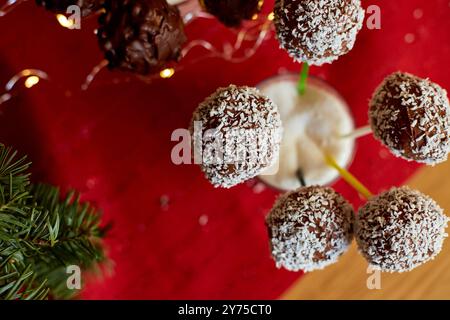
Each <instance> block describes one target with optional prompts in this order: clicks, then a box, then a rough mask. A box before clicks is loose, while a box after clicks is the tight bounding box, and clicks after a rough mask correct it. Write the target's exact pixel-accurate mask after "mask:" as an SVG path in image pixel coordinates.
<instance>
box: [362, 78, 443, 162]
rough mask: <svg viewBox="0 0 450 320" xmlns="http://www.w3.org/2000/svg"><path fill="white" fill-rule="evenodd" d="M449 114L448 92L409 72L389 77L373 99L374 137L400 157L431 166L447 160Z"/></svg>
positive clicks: (371, 113) (371, 114)
mask: <svg viewBox="0 0 450 320" xmlns="http://www.w3.org/2000/svg"><path fill="white" fill-rule="evenodd" d="M449 117H450V105H449V100H448V97H447V92H446V91H445V90H444V89H442V88H441V87H440V86H439V85H437V84H435V83H433V82H431V81H429V80H427V79H421V78H419V77H416V76H413V75H411V74H408V73H402V72H396V73H393V74H391V75H390V76H388V77H387V78H386V79H385V80H384V81H383V83H382V84H381V85H380V86H379V87H378V88H377V90H376V91H375V93H374V95H373V97H372V100H371V102H370V109H369V120H370V125H371V127H372V130H373V133H374V136H375V137H376V138H377V139H378V140H380V141H381V142H382V143H383V144H384V145H386V146H387V147H388V148H389V149H390V150H391V152H392V153H394V154H395V155H396V156H399V157H402V158H404V159H406V160H409V161H417V162H421V163H425V164H430V165H434V164H437V163H440V162H443V161H445V160H447V154H448V152H449V147H450V118H449Z"/></svg>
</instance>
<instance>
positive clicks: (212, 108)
mask: <svg viewBox="0 0 450 320" xmlns="http://www.w3.org/2000/svg"><path fill="white" fill-rule="evenodd" d="M195 122H197V123H201V125H202V128H201V130H197V132H195V131H194V129H195ZM191 131H194V138H195V139H196V141H201V142H202V143H201V146H202V149H203V150H202V152H203V153H202V156H203V158H202V164H201V167H202V170H203V171H204V173H205V176H206V178H207V179H208V180H209V181H210V182H211V183H212V184H213V185H214V186H215V187H224V188H230V187H233V186H235V185H237V184H239V183H242V182H244V181H246V180H248V179H251V178H254V177H255V176H257V175H259V174H260V173H262V172H263V171H264V170H265V169H267V168H269V167H270V166H272V165H273V164H274V163H275V162H276V160H277V159H278V154H279V148H280V143H281V137H282V127H281V120H280V115H279V113H278V109H277V106H276V105H275V104H274V103H273V102H272V101H271V100H270V99H269V98H267V97H265V96H264V95H262V94H261V93H260V92H259V91H258V90H257V89H256V88H250V87H245V86H244V87H238V86H235V85H230V86H229V87H227V88H219V89H217V91H216V92H215V93H213V94H212V95H211V96H209V97H208V98H206V100H205V101H203V102H202V103H201V104H200V105H199V106H198V108H197V110H196V111H195V112H194V115H193V118H192V123H191Z"/></svg>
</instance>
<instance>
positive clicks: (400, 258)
mask: <svg viewBox="0 0 450 320" xmlns="http://www.w3.org/2000/svg"><path fill="white" fill-rule="evenodd" d="M447 223H448V218H447V216H445V215H444V214H443V210H442V209H441V208H440V207H439V205H438V204H437V203H436V202H435V201H434V200H433V199H431V198H430V197H428V196H426V195H424V194H422V193H420V192H419V191H416V190H411V189H409V188H408V187H402V188H392V189H391V190H389V191H386V192H384V193H382V194H380V195H378V196H376V197H374V198H372V199H370V200H369V201H368V202H367V203H366V204H365V205H364V206H363V207H361V208H360V209H359V214H358V216H357V218H356V221H355V238H356V241H357V243H358V247H359V250H360V252H361V253H362V255H363V256H364V257H365V258H366V259H367V261H368V262H369V263H370V264H371V265H372V266H373V267H374V268H375V269H379V270H381V271H385V272H404V271H410V270H412V269H414V268H416V267H418V266H419V265H421V264H423V263H425V262H427V261H429V260H431V259H433V258H434V257H436V255H437V254H438V253H439V252H440V251H441V248H442V243H443V241H444V239H445V237H447V234H446V233H445V228H446V227H447Z"/></svg>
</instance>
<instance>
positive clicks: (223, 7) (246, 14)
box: [200, 0, 264, 27]
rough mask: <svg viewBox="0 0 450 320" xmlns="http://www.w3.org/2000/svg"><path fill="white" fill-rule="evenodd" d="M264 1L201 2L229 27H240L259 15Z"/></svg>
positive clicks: (217, 0)
mask: <svg viewBox="0 0 450 320" xmlns="http://www.w3.org/2000/svg"><path fill="white" fill-rule="evenodd" d="M263 3H264V0H200V4H201V5H202V7H203V8H204V9H205V10H206V11H207V12H209V13H210V14H212V15H213V16H215V17H216V18H217V19H219V21H220V22H222V23H223V24H224V25H226V26H228V27H239V26H240V25H241V23H242V20H250V19H252V17H253V16H254V15H255V14H257V13H259V11H260V10H261V7H262V5H263Z"/></svg>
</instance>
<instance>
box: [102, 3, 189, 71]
mask: <svg viewBox="0 0 450 320" xmlns="http://www.w3.org/2000/svg"><path fill="white" fill-rule="evenodd" d="M104 7H105V13H104V14H103V15H102V16H101V17H100V19H99V22H100V28H99V29H98V33H97V35H98V40H99V44H100V47H101V48H102V50H103V51H104V52H105V57H106V59H107V60H108V61H109V67H110V68H118V69H121V70H125V71H131V72H134V73H138V74H141V75H148V74H152V73H155V72H159V71H161V70H162V69H163V68H165V67H166V65H167V64H168V63H169V62H171V61H178V60H179V59H180V57H181V47H182V45H183V44H184V42H185V41H186V36H185V34H184V30H183V28H184V27H183V20H182V18H181V16H180V14H179V11H178V9H177V8H176V7H174V6H170V5H169V4H167V2H166V0H123V1H113V0H107V1H106V2H105V4H104Z"/></svg>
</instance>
